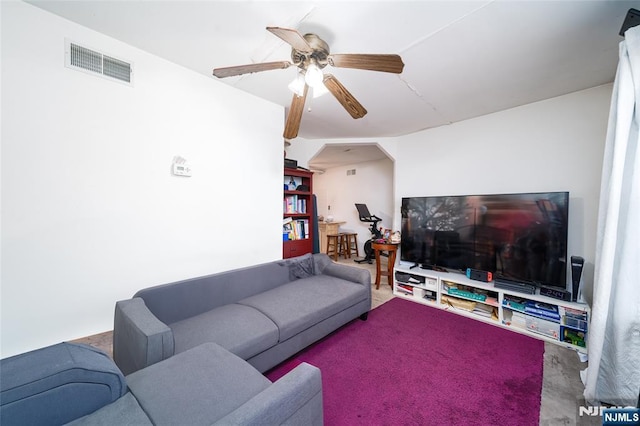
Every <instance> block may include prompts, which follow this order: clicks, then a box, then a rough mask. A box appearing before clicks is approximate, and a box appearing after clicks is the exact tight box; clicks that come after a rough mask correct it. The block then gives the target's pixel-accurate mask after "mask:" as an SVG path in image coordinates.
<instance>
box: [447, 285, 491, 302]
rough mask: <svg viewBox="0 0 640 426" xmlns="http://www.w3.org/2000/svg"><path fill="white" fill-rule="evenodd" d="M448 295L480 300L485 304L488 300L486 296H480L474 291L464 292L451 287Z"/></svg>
mask: <svg viewBox="0 0 640 426" xmlns="http://www.w3.org/2000/svg"><path fill="white" fill-rule="evenodd" d="M447 293H449V294H450V295H452V296H462V297H466V298H467V299H473V300H478V301H480V302H484V301H485V300H486V299H487V295H486V294H479V293H475V292H473V291H468V290H462V289H459V288H456V287H449V289H448V290H447Z"/></svg>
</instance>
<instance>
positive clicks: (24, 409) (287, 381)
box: [0, 343, 323, 426]
mask: <svg viewBox="0 0 640 426" xmlns="http://www.w3.org/2000/svg"><path fill="white" fill-rule="evenodd" d="M0 374H1V376H2V380H1V381H0V424H2V425H3V426H24V425H30V426H50V425H61V424H71V425H73V426H113V425H119V426H120V425H135V426H142V425H149V426H151V425H156V426H161V425H193V426H197V425H318V426H319V425H322V422H323V412H322V380H321V375H320V370H319V369H317V368H316V367H313V366H311V365H309V364H306V363H302V364H300V365H298V366H297V367H296V368H294V369H293V370H291V371H290V372H289V373H287V374H286V375H284V376H283V377H281V378H280V379H279V380H277V381H276V382H273V383H272V382H270V381H269V380H268V379H267V378H266V377H264V376H263V375H262V374H260V372H258V371H257V370H256V369H255V368H253V367H252V366H251V365H249V364H248V363H247V362H246V361H244V360H242V359H240V358H239V357H237V356H236V355H233V354H232V353H230V352H229V351H227V350H226V349H223V348H222V347H220V346H218V345H216V344H215V343H205V344H202V345H200V346H198V347H195V348H193V349H189V350H187V351H185V352H182V353H180V354H178V355H176V356H174V357H171V358H170V359H167V360H164V361H161V362H159V363H156V364H154V365H152V366H150V367H148V368H145V369H142V370H140V371H137V372H135V373H133V374H130V375H128V376H126V378H125V377H124V376H123V375H122V373H121V372H120V370H118V368H117V367H116V365H115V364H114V363H113V361H112V360H111V359H109V357H108V356H107V355H106V354H105V353H103V352H101V351H99V350H97V349H94V348H91V347H90V346H86V345H77V344H71V343H60V344H57V345H53V346H48V347H46V348H42V349H38V350H35V351H31V352H27V353H24V354H20V355H16V356H13V357H10V358H6V359H3V360H0Z"/></svg>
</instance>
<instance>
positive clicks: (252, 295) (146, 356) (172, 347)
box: [113, 254, 371, 374]
mask: <svg viewBox="0 0 640 426" xmlns="http://www.w3.org/2000/svg"><path fill="white" fill-rule="evenodd" d="M370 309H371V276H370V274H369V271H367V270H364V269H361V268H357V267H352V266H345V265H340V264H338V263H335V262H333V261H332V260H331V259H330V258H329V257H328V256H327V255H326V254H314V255H304V256H300V257H297V258H292V259H287V260H282V261H274V262H269V263H265V264H261V265H257V266H251V267H246V268H241V269H236V270H232V271H227V272H222V273H217V274H213V275H208V276H204V277H200V278H194V279H189V280H185V281H180V282H176V283H171V284H165V285H160V286H156V287H151V288H147V289H144V290H140V291H138V292H137V293H136V294H135V295H134V297H133V298H132V299H128V300H122V301H119V302H117V303H116V309H115V318H114V334H113V355H114V360H115V362H116V364H117V365H118V367H120V369H121V370H122V371H123V372H124V373H125V374H130V373H133V372H135V371H137V370H139V369H142V368H145V367H148V366H150V365H152V364H154V363H157V362H159V361H162V360H164V359H167V358H170V357H172V356H173V355H175V354H179V353H181V352H184V351H186V350H188V349H190V348H194V347H196V346H198V345H201V344H203V343H206V342H214V343H217V344H218V345H220V346H222V347H223V348H225V349H227V350H229V351H230V352H232V353H233V354H235V355H237V356H239V357H240V358H242V359H244V360H246V361H248V362H249V363H250V364H251V365H253V366H254V367H255V368H256V369H257V370H258V371H260V372H265V371H267V370H268V369H270V368H272V367H274V366H276V365H277V364H279V363H280V362H282V361H284V360H286V359H287V358H289V357H291V356H292V355H294V354H295V353H297V352H299V351H300V350H302V349H304V348H305V347H307V346H308V345H310V344H311V343H313V342H315V341H317V340H319V339H321V338H322V337H324V336H326V335H327V334H329V333H331V332H332V331H334V330H336V329H337V328H339V327H340V326H342V325H344V324H346V323H347V322H349V321H351V320H353V319H355V318H358V317H361V319H363V320H364V319H366V316H367V313H368V312H369V310H370Z"/></svg>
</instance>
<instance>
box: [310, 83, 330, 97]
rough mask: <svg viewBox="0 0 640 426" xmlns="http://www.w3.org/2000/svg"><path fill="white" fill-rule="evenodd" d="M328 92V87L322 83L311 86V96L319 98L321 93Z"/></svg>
mask: <svg viewBox="0 0 640 426" xmlns="http://www.w3.org/2000/svg"><path fill="white" fill-rule="evenodd" d="M327 93H329V89H327V88H326V86H325V85H324V84H320V85H319V86H318V87H314V88H313V98H314V99H315V98H319V97H320V96H322V95H326V94H327Z"/></svg>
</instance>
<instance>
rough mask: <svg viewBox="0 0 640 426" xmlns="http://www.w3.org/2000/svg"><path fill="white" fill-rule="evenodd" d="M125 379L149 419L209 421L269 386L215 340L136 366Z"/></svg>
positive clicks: (160, 422) (190, 422)
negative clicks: (156, 361) (149, 363)
mask: <svg viewBox="0 0 640 426" xmlns="http://www.w3.org/2000/svg"><path fill="white" fill-rule="evenodd" d="M127 383H128V384H129V389H130V390H131V393H132V394H133V395H134V396H135V397H136V399H137V400H138V402H139V403H140V406H141V407H142V408H143V409H144V411H145V412H146V413H147V415H148V416H149V418H150V419H151V421H152V422H153V424H154V425H210V424H211V423H214V422H215V421H216V420H218V419H220V418H222V417H224V416H226V415H227V414H229V413H231V412H232V411H234V410H235V409H237V408H238V407H240V406H241V405H243V404H244V403H245V402H247V401H249V400H250V399H251V398H253V397H254V396H255V395H257V394H259V393H260V392H262V391H263V390H265V389H267V388H268V387H269V386H271V382H270V381H269V380H268V379H267V378H266V377H264V376H263V375H262V374H260V373H259V372H258V370H256V369H255V368H253V367H252V366H251V365H249V364H248V363H247V362H246V361H243V360H242V359H240V358H239V357H237V356H235V355H233V354H232V353H230V352H229V351H227V350H225V349H223V348H222V347H220V346H219V345H216V344H214V343H207V344H204V345H201V346H198V347H197V348H193V349H190V350H188V351H186V352H182V353H180V354H177V355H175V356H173V357H171V358H169V359H166V360H164V361H162V362H160V363H157V364H154V365H151V366H149V367H147V368H145V369H142V370H139V371H136V372H135V373H133V374H130V375H128V376H127Z"/></svg>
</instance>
